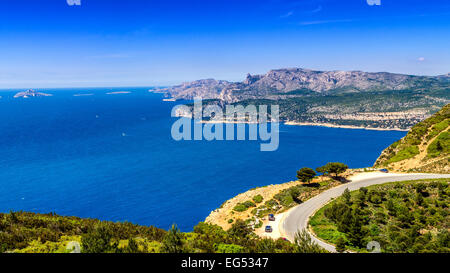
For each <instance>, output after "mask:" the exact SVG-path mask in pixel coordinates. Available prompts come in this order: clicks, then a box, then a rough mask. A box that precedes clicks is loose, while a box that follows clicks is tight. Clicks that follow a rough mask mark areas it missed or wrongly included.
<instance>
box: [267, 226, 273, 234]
mask: <svg viewBox="0 0 450 273" xmlns="http://www.w3.org/2000/svg"><path fill="white" fill-rule="evenodd" d="M265 231H266V232H269V233H270V232H272V231H273V230H272V227H271V226H266V228H265Z"/></svg>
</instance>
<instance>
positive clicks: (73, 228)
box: [0, 212, 319, 253]
mask: <svg viewBox="0 0 450 273" xmlns="http://www.w3.org/2000/svg"><path fill="white" fill-rule="evenodd" d="M301 250H302V249H301V247H300V246H296V245H294V244H292V243H289V242H287V241H284V240H281V239H279V240H271V239H262V238H259V237H257V236H256V235H255V234H254V233H253V232H252V230H251V229H250V228H248V227H247V225H246V224H245V223H244V222H243V221H236V223H234V224H233V226H232V227H231V228H230V229H229V230H227V231H225V230H223V229H222V228H221V227H219V226H217V225H210V224H206V223H202V222H200V223H199V224H198V225H197V226H195V227H194V230H193V231H192V232H187V233H185V232H180V231H179V230H178V229H177V228H176V227H173V228H172V229H170V230H169V231H165V230H162V229H159V228H156V227H152V226H150V227H147V226H141V225H135V224H132V223H129V222H123V223H122V222H115V223H114V222H109V221H100V220H97V219H83V218H79V217H70V216H60V215H56V214H54V213H49V214H37V213H31V212H10V213H0V253H12V252H14V253H69V252H73V251H75V252H83V253H181V252H183V253H202V252H203V253H205V252H206V253H292V252H299V251H301ZM318 251H319V250H318Z"/></svg>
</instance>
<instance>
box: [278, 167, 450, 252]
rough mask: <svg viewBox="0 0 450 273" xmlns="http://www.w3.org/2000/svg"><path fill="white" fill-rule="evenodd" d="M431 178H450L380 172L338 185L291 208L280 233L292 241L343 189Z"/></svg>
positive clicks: (331, 246) (331, 248) (327, 247)
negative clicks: (318, 211)
mask: <svg viewBox="0 0 450 273" xmlns="http://www.w3.org/2000/svg"><path fill="white" fill-rule="evenodd" d="M433 178H450V174H388V173H386V174H380V175H379V176H378V177H372V178H364V179H359V180H355V181H352V182H348V183H345V184H342V185H340V186H338V187H334V188H331V189H329V190H326V191H324V192H323V193H321V194H319V195H317V196H315V197H313V198H311V199H309V200H307V201H305V202H304V203H302V204H300V205H298V206H296V207H294V208H292V209H291V210H290V211H289V214H288V215H286V216H285V217H284V221H283V222H282V223H281V225H280V227H281V228H282V231H281V232H282V233H283V234H285V235H286V237H287V238H288V239H289V240H290V241H292V242H293V241H294V236H295V233H296V232H297V231H299V230H303V229H306V230H308V229H307V227H308V221H309V218H310V217H311V216H312V215H313V214H314V213H315V212H316V211H317V210H318V209H320V208H321V207H323V206H324V205H325V204H327V203H328V202H329V201H330V199H331V198H336V197H339V196H340V195H342V193H343V192H344V190H345V189H347V188H348V189H349V190H350V191H354V190H357V189H359V188H361V187H368V186H372V185H377V184H383V183H388V182H398V181H408V180H418V179H433ZM311 237H312V239H313V240H314V241H315V242H316V243H317V244H319V245H320V246H321V247H323V248H325V249H326V250H328V251H331V252H335V251H336V250H335V248H334V246H333V245H330V244H327V243H325V242H323V241H321V240H319V239H318V238H316V237H315V236H314V235H313V234H311Z"/></svg>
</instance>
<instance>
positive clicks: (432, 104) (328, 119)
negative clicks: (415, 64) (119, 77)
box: [156, 68, 450, 130]
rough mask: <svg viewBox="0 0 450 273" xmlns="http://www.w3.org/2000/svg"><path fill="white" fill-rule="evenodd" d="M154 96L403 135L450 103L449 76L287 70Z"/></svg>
mask: <svg viewBox="0 0 450 273" xmlns="http://www.w3.org/2000/svg"><path fill="white" fill-rule="evenodd" d="M156 92H163V93H165V94H166V96H167V97H170V98H171V99H174V100H177V99H187V100H191V99H193V98H194V97H202V98H203V99H208V101H207V102H205V103H209V104H218V105H220V106H224V105H227V104H242V105H249V104H252V105H273V104H275V105H279V107H280V120H281V121H284V122H286V123H289V124H297V125H306V124H308V125H323V126H340V127H356V128H367V129H401V130H407V129H410V128H411V127H412V126H413V125H415V124H416V123H418V122H420V121H422V120H424V119H425V118H427V117H429V116H430V115H432V114H433V113H435V112H436V111H438V110H439V109H440V108H441V107H442V106H444V105H446V104H448V103H450V75H449V74H447V75H440V76H434V77H431V76H413V75H404V74H394V73H387V72H380V73H371V72H362V71H314V70H309V69H302V68H290V69H277V70H271V71H269V72H268V73H266V74H264V75H250V74H248V75H247V77H246V79H245V80H244V81H242V82H228V81H219V80H214V79H207V80H199V81H194V82H190V83H183V84H181V85H177V86H173V87H169V88H166V89H160V90H156Z"/></svg>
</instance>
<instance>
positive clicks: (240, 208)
mask: <svg viewBox="0 0 450 273" xmlns="http://www.w3.org/2000/svg"><path fill="white" fill-rule="evenodd" d="M247 209H248V207H246V206H245V205H244V204H237V205H236V206H234V208H233V210H234V211H237V212H243V211H246V210H247Z"/></svg>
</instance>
